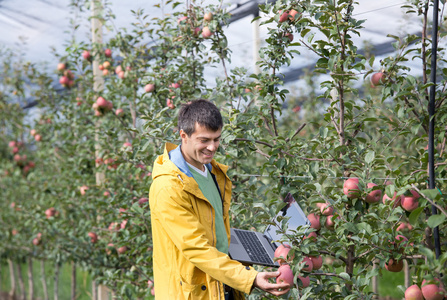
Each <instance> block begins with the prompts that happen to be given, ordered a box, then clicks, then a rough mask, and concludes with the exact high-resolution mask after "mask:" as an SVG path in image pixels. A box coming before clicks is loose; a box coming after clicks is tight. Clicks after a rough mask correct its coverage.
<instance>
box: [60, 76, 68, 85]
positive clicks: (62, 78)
mask: <svg viewBox="0 0 447 300" xmlns="http://www.w3.org/2000/svg"><path fill="white" fill-rule="evenodd" d="M69 82H70V78H68V77H67V76H62V77H61V78H59V83H60V84H62V85H63V86H66V85H68V83H69Z"/></svg>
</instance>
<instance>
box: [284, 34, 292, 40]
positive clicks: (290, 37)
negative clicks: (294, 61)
mask: <svg viewBox="0 0 447 300" xmlns="http://www.w3.org/2000/svg"><path fill="white" fill-rule="evenodd" d="M284 36H285V37H287V38H289V41H290V42H292V41H293V34H292V33H290V32H287V33H285V34H284Z"/></svg>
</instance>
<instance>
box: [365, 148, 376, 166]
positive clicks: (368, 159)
mask: <svg viewBox="0 0 447 300" xmlns="http://www.w3.org/2000/svg"><path fill="white" fill-rule="evenodd" d="M375 156H376V153H375V152H374V151H368V153H366V155H365V162H366V163H367V164H370V163H372V162H373V161H374V158H375Z"/></svg>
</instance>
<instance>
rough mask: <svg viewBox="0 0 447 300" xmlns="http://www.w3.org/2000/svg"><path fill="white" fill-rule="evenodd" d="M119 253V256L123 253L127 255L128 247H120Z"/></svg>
mask: <svg viewBox="0 0 447 300" xmlns="http://www.w3.org/2000/svg"><path fill="white" fill-rule="evenodd" d="M117 251H118V253H119V254H123V253H125V252H126V251H127V247H126V246H122V247H119V248H118V249H117Z"/></svg>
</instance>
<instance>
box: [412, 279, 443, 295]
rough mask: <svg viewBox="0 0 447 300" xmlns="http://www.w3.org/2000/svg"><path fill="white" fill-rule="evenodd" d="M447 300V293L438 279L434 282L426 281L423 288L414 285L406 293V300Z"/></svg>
mask: <svg viewBox="0 0 447 300" xmlns="http://www.w3.org/2000/svg"><path fill="white" fill-rule="evenodd" d="M446 298H447V292H446V290H445V288H444V286H443V284H442V282H441V281H440V280H439V279H438V278H435V279H433V280H425V279H424V280H423V281H422V284H421V287H419V285H417V284H413V285H412V286H409V287H408V288H407V289H406V291H405V300H424V299H425V300H443V299H446Z"/></svg>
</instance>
